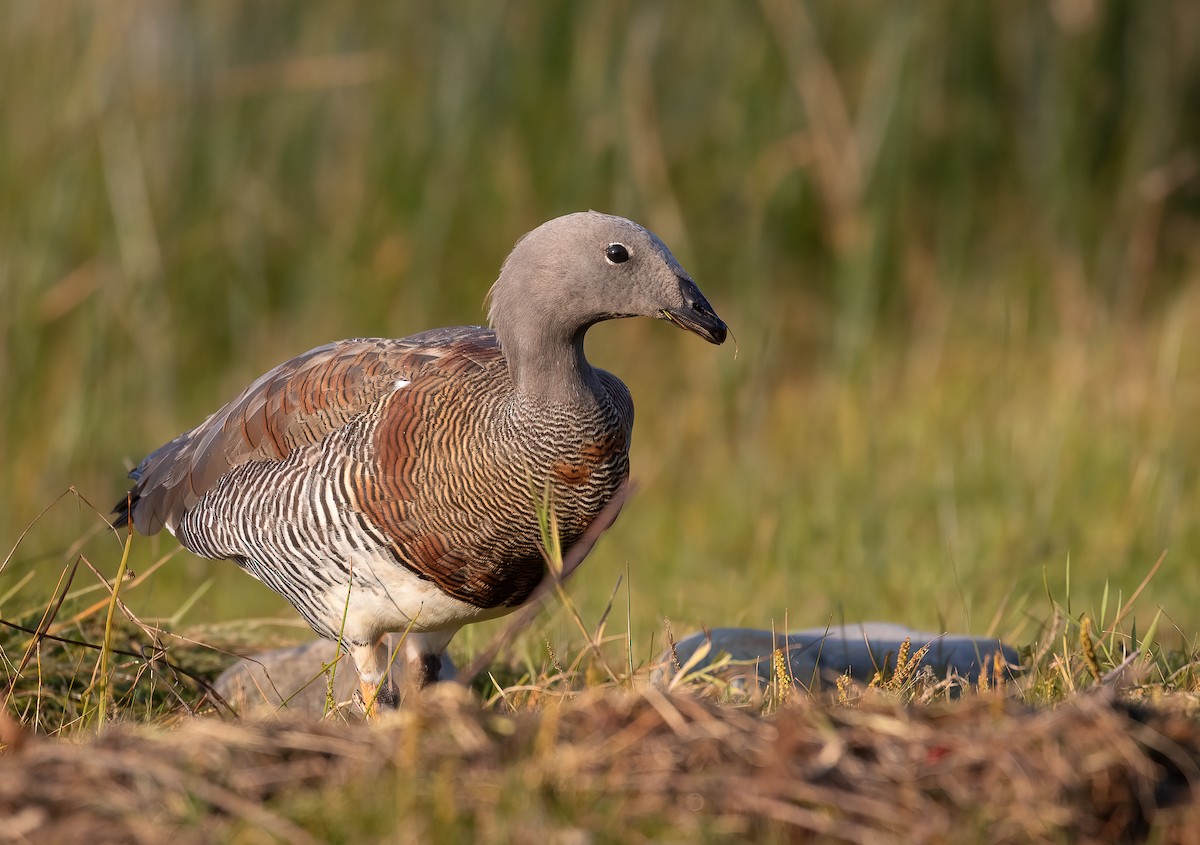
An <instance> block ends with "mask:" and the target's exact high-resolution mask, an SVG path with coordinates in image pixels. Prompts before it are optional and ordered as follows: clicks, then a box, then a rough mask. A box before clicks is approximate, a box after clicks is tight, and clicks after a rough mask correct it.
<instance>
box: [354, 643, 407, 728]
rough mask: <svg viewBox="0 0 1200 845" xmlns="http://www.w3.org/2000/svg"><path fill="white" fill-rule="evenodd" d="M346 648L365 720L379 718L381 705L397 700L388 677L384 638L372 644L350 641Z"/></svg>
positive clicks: (389, 706)
mask: <svg viewBox="0 0 1200 845" xmlns="http://www.w3.org/2000/svg"><path fill="white" fill-rule="evenodd" d="M348 651H349V652H350V656H351V657H353V658H354V665H355V666H356V667H357V668H358V691H357V692H356V693H355V694H354V700H355V702H357V704H358V706H359V707H361V708H362V711H363V715H364V716H365V717H366V719H367V721H373V720H374V719H377V718H379V713H380V709H381V708H385V707H386V708H394V707H395V706H396V705H397V704H398V703H399V702H398V699H397V696H396V689H395V687H394V686H393V685H392V684H390V683H389V682H388V677H387V675H388V671H387V670H388V648H387V638H386V637H381V638H380V639H379V640H377V641H376V642H375V643H374V644H372V645H357V644H353V645H350V646H349V647H348Z"/></svg>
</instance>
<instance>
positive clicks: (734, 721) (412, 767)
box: [0, 685, 1200, 845]
mask: <svg viewBox="0 0 1200 845" xmlns="http://www.w3.org/2000/svg"><path fill="white" fill-rule="evenodd" d="M10 727H11V726H10ZM1101 738H1102V741H1098V739H1101ZM3 764H4V768H5V770H6V775H5V777H3V778H0V818H3V819H4V822H3V823H2V825H0V841H22V840H29V841H82V840H83V839H84V838H86V839H87V840H88V841H92V842H117V841H120V842H147V843H148V842H161V841H163V839H164V838H165V837H167V836H168V835H169V836H170V838H171V839H172V840H173V841H174V842H175V843H177V845H185V843H189V842H206V841H211V839H212V838H214V837H218V836H227V835H232V834H233V833H236V831H237V830H239V829H242V830H245V829H250V828H254V829H257V830H259V831H265V832H267V833H269V834H271V835H272V836H274V837H278V838H282V839H286V840H289V841H292V842H310V841H314V838H313V836H312V835H311V834H310V833H309V832H306V829H305V828H307V827H309V826H311V825H314V824H315V825H316V826H317V827H318V828H319V827H320V826H321V824H322V823H336V821H335V820H332V819H325V820H323V821H322V820H321V819H320V818H317V819H314V818H313V814H314V813H315V814H317V815H318V816H319V815H320V813H322V812H323V810H322V809H321V808H322V807H324V808H326V809H325V810H324V811H325V812H329V813H331V814H336V813H337V812H338V810H337V807H338V806H339V802H338V801H337V800H336V799H332V800H331V799H330V798H329V796H330V795H334V794H337V793H338V792H339V791H340V794H342V795H346V794H352V795H355V796H358V798H359V799H363V798H365V799H367V800H369V799H370V798H371V796H373V795H375V794H377V793H375V792H373V791H372V790H380V789H382V790H383V792H384V794H387V793H389V792H390V791H391V790H393V789H394V790H395V793H393V794H400V793H401V791H402V790H404V789H409V788H414V784H424V781H425V779H427V778H429V777H432V773H441V774H440V775H439V777H441V778H443V779H446V780H447V781H448V782H451V783H453V784H455V790H454V791H455V794H454V795H453V796H452V798H451V799H450V800H451V803H452V805H453V808H454V810H453V812H454V813H455V814H457V817H458V819H459V822H462V823H466V824H468V825H469V829H473V830H484V829H489V828H490V827H491V826H492V825H493V824H495V823H497V822H498V821H499V822H501V823H503V824H511V825H513V827H512V828H510V830H511V832H512V833H513V834H514V836H516V838H518V839H519V838H520V835H521V834H520V832H521V830H522V824H524V823H523V822H522V818H526V819H533V818H536V819H538V820H539V822H538V823H539V824H541V825H550V827H549V828H548V829H543V830H542V835H544V836H548V837H550V839H549V840H547V841H553V837H554V836H555V835H557V834H565V833H566V832H567V831H569V830H570V829H579V828H583V829H601V830H610V831H611V830H613V827H612V825H614V824H619V826H620V829H626V830H631V831H637V830H643V831H648V830H670V831H671V832H672V836H673V837H674V838H675V839H677V840H686V839H689V838H691V837H695V836H701V835H703V836H705V837H708V838H711V837H713V835H714V834H717V835H718V838H725V836H728V837H745V836H754V837H759V838H766V839H772V840H773V839H781V840H783V839H786V840H799V841H805V840H811V839H820V840H821V841H838V842H877V841H882V840H881V837H882V838H883V840H887V841H893V840H897V839H899V840H903V841H908V842H918V843H921V842H949V841H956V842H957V841H972V840H974V839H978V840H984V839H986V840H987V841H992V842H1005V841H1022V842H1061V841H1106V842H1114V841H1130V840H1134V839H1141V838H1143V837H1145V836H1147V835H1148V834H1149V832H1150V831H1154V832H1155V834H1156V835H1157V836H1158V841H1161V842H1183V841H1187V836H1188V835H1189V831H1194V830H1195V829H1196V825H1197V824H1200V802H1197V801H1196V797H1197V796H1196V784H1197V782H1198V781H1197V779H1198V778H1200V723H1198V722H1197V721H1196V719H1195V718H1193V717H1192V716H1190V715H1188V714H1186V713H1184V712H1182V710H1181V708H1178V707H1172V708H1157V709H1144V708H1141V707H1138V706H1135V705H1131V704H1129V703H1126V702H1122V701H1121V700H1119V699H1118V698H1116V697H1115V696H1113V695H1111V694H1089V695H1082V696H1078V697H1075V698H1072V699H1071V700H1070V701H1068V702H1066V703H1064V704H1063V705H1061V706H1059V707H1057V708H1054V709H1050V710H1032V709H1028V708H1026V707H1024V706H1022V705H1020V704H1017V703H1014V702H1012V701H1010V700H1007V699H1004V698H1000V697H975V698H972V699H969V700H965V701H962V702H959V703H956V704H951V705H942V706H938V707H926V708H903V707H899V706H897V705H896V704H895V703H894V702H893V701H891V700H890V699H888V698H886V697H885V696H883V695H882V694H876V695H870V696H867V697H866V698H863V699H861V700H860V702H859V703H858V705H857V706H854V707H846V706H839V705H834V704H827V703H822V702H819V701H815V700H813V699H811V698H807V697H802V696H794V697H793V698H792V700H791V701H789V703H788V704H787V705H786V706H784V707H781V708H780V709H779V710H778V711H777V712H775V713H774V714H773V715H771V716H765V717H764V716H761V715H759V714H758V713H756V712H755V711H753V710H749V709H738V708H729V707H722V706H719V705H717V704H715V703H713V702H709V701H704V700H702V699H700V698H698V697H695V696H692V695H688V694H668V693H664V692H661V691H659V690H657V689H655V688H646V689H643V690H641V691H638V692H630V691H628V690H616V689H611V688H610V689H605V690H596V691H593V692H590V693H588V694H585V695H583V696H582V697H580V698H579V699H577V700H575V701H572V702H568V703H565V704H563V705H561V706H557V707H550V708H548V709H547V710H545V711H543V712H540V713H535V712H523V713H518V714H509V715H501V714H497V713H494V712H488V711H486V710H484V709H482V708H480V707H479V705H478V703H477V701H476V700H475V699H474V697H473V696H470V695H469V694H467V693H465V692H464V691H463V690H462V689H461V688H460V687H454V686H450V685H444V686H442V687H439V688H437V689H435V690H434V691H433V692H432V693H431V694H429V695H427V696H424V697H423V698H422V699H421V700H420V701H419V702H417V703H415V704H414V705H412V706H409V707H406V708H405V709H404V710H402V711H400V712H399V713H396V714H393V715H391V716H389V717H388V718H386V719H385V720H384V721H383V722H381V723H380V724H378V725H375V726H373V727H359V726H347V725H335V724H330V723H314V724H304V725H300V724H288V723H281V722H278V721H275V722H270V723H226V722H220V721H217V720H211V719H193V720H188V721H186V722H185V723H183V724H181V725H180V726H179V728H178V729H176V730H173V731H163V730H151V729H146V728H144V727H133V726H117V727H115V728H113V729H111V730H109V731H108V732H105V733H103V734H101V735H99V736H97V737H95V738H93V739H91V740H89V741H87V742H85V743H84V744H80V745H76V744H68V743H62V742H57V741H53V740H48V739H45V738H41V737H34V736H32V735H22V737H21V740H20V741H19V742H17V743H15V744H13V745H10V750H9V752H8V753H7V754H6V755H5V756H4V758H3ZM516 783H519V784H522V785H523V786H524V787H525V789H526V792H525V795H524V798H523V799H522V800H523V801H525V802H527V806H523V807H522V808H521V809H520V810H519V811H517V812H513V807H512V806H511V804H505V801H506V800H510V799H506V798H505V785H506V784H516ZM424 786H427V784H424ZM424 786H422V788H424ZM305 796H307V798H306V797H305ZM443 797H445V796H443ZM310 799H311V800H310ZM542 804H552V805H555V806H558V807H560V808H561V807H568V808H570V809H569V812H567V813H566V816H565V817H564V816H563V815H562V814H559V815H557V816H555V815H554V814H550V815H547V813H546V812H545V807H544V806H541V805H542ZM422 806H424V805H422ZM420 809H421V807H420V806H418V810H420ZM505 813H513V815H512V817H511V818H507V817H505V815H504V814H505ZM435 815H436V814H435V813H434V809H433V808H432V807H430V806H425V809H424V810H422V811H421V812H420V813H419V814H418V817H416V818H414V817H412V816H408V817H406V818H396V819H394V820H393V822H392V824H395V825H397V826H399V827H400V830H398V831H394V832H396V833H397V835H398V836H400V838H401V839H403V838H404V835H407V836H409V837H418V836H419V835H421V834H422V833H424V834H432V835H436V834H437V833H438V832H439V830H442V829H441V828H439V827H438V824H437V821H436V819H435V818H434V816H435ZM498 815H499V819H498V818H497V816H498ZM463 819H466V821H465V822H463ZM556 819H557V820H556ZM616 820H619V821H616ZM344 823H345V824H349V825H351V828H350V829H349V830H347V831H346V834H347V835H348V836H350V837H351V838H352V837H353V828H352V826H353V824H354V821H353V819H346V820H344ZM556 826H557V829H555V827H556ZM404 831H407V834H405V833H404ZM442 832H445V830H442ZM526 832H529V833H531V832H532V831H526Z"/></svg>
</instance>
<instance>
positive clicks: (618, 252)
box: [604, 244, 629, 264]
mask: <svg viewBox="0 0 1200 845" xmlns="http://www.w3.org/2000/svg"><path fill="white" fill-rule="evenodd" d="M604 255H605V257H606V258H608V260H609V263H611V264H623V263H625V262H626V261H628V260H629V250H627V249H626V248H625V245H624V244H609V245H608V246H606V247H605V248H604Z"/></svg>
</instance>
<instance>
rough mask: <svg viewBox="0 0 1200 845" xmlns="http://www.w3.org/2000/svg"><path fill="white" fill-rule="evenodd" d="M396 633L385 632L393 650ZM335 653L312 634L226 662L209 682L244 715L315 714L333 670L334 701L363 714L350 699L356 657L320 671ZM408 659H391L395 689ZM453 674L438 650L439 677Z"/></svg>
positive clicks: (326, 706) (321, 709) (325, 701)
mask: <svg viewBox="0 0 1200 845" xmlns="http://www.w3.org/2000/svg"><path fill="white" fill-rule="evenodd" d="M399 640H400V637H399V635H391V636H390V637H389V646H390V647H391V648H392V650H393V653H394V651H395V648H396V646H397V644H398V643H399ZM336 656H337V647H336V646H335V645H334V644H333V643H331V642H329V641H328V640H323V639H315V640H312V641H311V642H307V643H304V644H302V645H297V646H291V647H290V648H279V649H275V650H274V651H268V652H264V653H263V654H259V655H255V656H254V657H247V658H243V659H242V660H239V661H238V662H237V663H235V664H233V665H232V666H230V667H229V668H228V669H226V670H225V671H224V672H222V673H221V675H220V677H218V678H217V680H216V681H215V682H214V683H213V688H214V689H215V690H216V691H217V693H218V694H219V695H220V696H221V697H222V698H224V699H225V700H226V701H227V702H229V704H230V705H232V706H233V707H234V709H235V710H237V712H238V713H240V714H242V715H243V716H256V717H261V716H266V715H271V714H275V713H278V714H281V715H282V714H285V713H286V714H287V715H290V716H299V717H302V718H310V719H319V718H321V717H323V716H324V715H325V714H326V713H327V712H329V711H331V710H332V709H333V708H332V707H330V700H331V699H330V695H329V675H328V673H329V672H333V695H332V703H333V704H335V705H337V707H338V709H339V710H340V711H341V713H342V714H343V715H344V716H347V717H349V718H354V719H357V718H361V713H360V711H359V709H358V708H357V707H356V706H355V705H353V704H352V701H353V696H354V692H355V690H357V689H358V672H357V671H356V670H355V668H354V661H352V660H351V659H350V657H349V656H343V657H342V659H341V660H339V661H338V663H337V666H336V668H335V669H330V670H326V671H322V668H321V667H322V666H324V665H325V664H327V663H329V662H331V661H332V660H333V659H334V658H335V657H336ZM406 668H407V661H405V660H404V659H403V655H400V656H397V657H396V658H395V659H394V660H393V661H392V672H391V679H392V683H393V684H394V685H395V688H396V689H403V688H404V675H405V671H406ZM455 675H456V669H455V666H454V662H453V661H452V660H451V659H450V655H449V654H445V653H443V654H442V671H441V675H440V677H439V680H443V681H446V680H451V679H453V678H454V677H455Z"/></svg>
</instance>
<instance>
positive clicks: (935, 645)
mask: <svg viewBox="0 0 1200 845" xmlns="http://www.w3.org/2000/svg"><path fill="white" fill-rule="evenodd" d="M710 637H711V647H710V649H709V651H708V653H707V654H705V655H704V656H703V657H702V658H699V659H697V660H696V662H695V663H694V664H693V665H688V664H689V661H691V660H692V658H693V655H695V654H696V652H697V650H698V649H700V648H701V646H702V645H704V643H705V642H706V641H708V640H709V638H710ZM906 637H907V638H909V639H910V640H911V641H912V646H911V648H912V651H911V653H912V654H915V653H916V652H917V650H918V649H920V648H921V647H923V646H929V651H928V653H927V654H926V655H925V657H924V658H923V659H922V661H921V665H922V666H928V667H929V668H931V669H932V670H933V672H934V674H935V675H936V676H937V677H938V678H947V677H951V676H958V677H961V678H963V679H965V680H967V681H969V682H971V683H977V682H978V680H979V671H980V668H981V667H984V666H986V667H987V669H988V671H989V672H990V671H991V667H992V666H993V665H994V661H995V659H996V657H995V656H996V653H997V652H999V653H1000V654H1002V655H1003V659H1004V663H1005V664H1006V666H1007V667H1008V668H1007V670H1006V671H1008V672H1009V673H1010V674H1011V673H1012V672H1014V671H1017V670H1018V667H1019V666H1020V658H1019V656H1018V654H1017V651H1016V649H1015V648H1013V647H1012V646H1010V645H1007V644H1005V643H1003V642H1001V641H1000V640H998V639H995V638H992V637H971V636H967V635H965V634H937V633H931V632H928V631H917V630H913V629H912V628H907V627H905V626H903V625H894V624H891V623H888V622H863V623H856V624H852V625H841V626H837V627H830V628H809V629H806V630H803V631H795V632H793V633H790V634H782V633H780V634H774V633H772V632H771V631H766V630H762V629H758V628H714V629H712V630H711V631H710V632H709V633H708V634H705V633H704V632H700V633H697V634H692V635H691V636H689V637H686V638H684V639H683V640H680V641H679V642H678V643H677V644H676V645H675V648H674V649H673V650H672V649H668V650H667V651H665V652H663V656H662V657H661V658H660V661H659V662H660V665H661V667H663V668H660V669H657V670H656V671H655V673H654V675H653V678H652V679H653V680H654V682H655V683H660V684H661V683H665V682H667V681H669V680H670V679H671V678H672V677H674V675H675V674H676V673H677V672H678V671H679V667H686V670H687V671H688V672H689V673H690V672H695V671H697V670H702V669H706V668H708V667H711V666H712V665H713V663H714V661H716V660H718V659H719V658H720V657H721V656H722V655H725V654H727V655H729V657H730V658H732V664H731V665H729V666H726V667H722V669H721V672H720V674H721V677H723V678H725V679H727V680H733V681H734V682H740V683H742V684H745V683H747V682H751V681H753V682H759V681H761V682H766V681H769V680H770V679H771V676H772V673H773V665H772V664H773V656H774V654H775V652H776V650H778V649H782V650H784V651H785V652H786V653H787V655H788V658H789V663H790V666H791V670H790V671H791V675H792V677H793V678H794V679H795V680H796V681H797V682H798V683H800V684H802V685H803V686H805V687H814V688H815V687H819V686H821V685H822V684H828V683H829V682H831V681H833V680H835V679H836V678H837V677H839V676H841V675H844V674H848V675H850V677H852V678H854V679H855V680H858V681H863V682H869V681H870V680H871V678H873V677H874V675H875V672H876V671H877V670H878V669H879V668H882V667H884V666H885V665H886V666H887V668H888V670H889V671H890V670H892V669H894V668H895V666H896V654H897V653H898V652H899V650H900V646H901V644H902V643H903V642H904V640H905V638H906Z"/></svg>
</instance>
